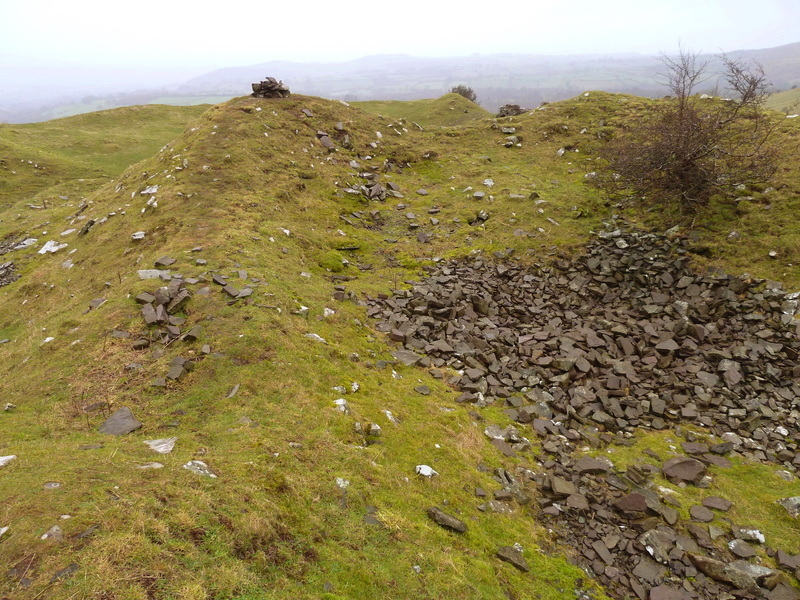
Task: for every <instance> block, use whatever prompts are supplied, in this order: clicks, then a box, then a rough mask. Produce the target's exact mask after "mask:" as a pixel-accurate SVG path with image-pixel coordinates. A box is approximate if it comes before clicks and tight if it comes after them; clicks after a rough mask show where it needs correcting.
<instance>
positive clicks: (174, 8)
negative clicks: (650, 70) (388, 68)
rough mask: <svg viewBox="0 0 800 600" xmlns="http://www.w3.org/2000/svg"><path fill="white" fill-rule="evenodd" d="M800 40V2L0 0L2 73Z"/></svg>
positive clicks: (703, 47)
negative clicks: (42, 64) (49, 65)
mask: <svg viewBox="0 0 800 600" xmlns="http://www.w3.org/2000/svg"><path fill="white" fill-rule="evenodd" d="M797 41H800V0H757V1H755V2H754V1H753V0H524V1H523V0H505V1H500V2H482V3H477V2H472V1H470V0H461V1H460V2H454V1H452V0H450V1H447V2H443V1H441V0H439V1H436V0H399V1H398V0H394V1H386V0H372V1H369V2H367V1H364V0H327V1H323V0H300V1H298V2H291V1H285V0H284V1H276V0H258V1H256V2H250V1H248V0H234V1H231V0H227V1H226V0H216V1H214V2H208V1H206V0H194V1H187V0H158V1H156V0H133V1H130V2H120V1H119V0H0V60H2V62H0V68H2V67H3V66H4V65H10V64H12V63H13V62H16V60H21V61H24V62H26V63H27V62H28V60H29V59H36V60H42V61H58V62H60V63H67V64H83V65H98V66H100V65H103V66H120V67H123V66H133V67H165V68H168V67H200V68H205V67H219V66H237V65H248V64H255V63H260V62H266V61H270V60H294V61H309V60H314V61H326V62H327V61H339V60H347V59H352V58H358V57H361V56H368V55H374V54H388V53H403V54H411V55H414V56H462V55H470V54H476V53H477V54H490V53H498V52H512V53H532V54H579V53H594V52H642V53H657V52H659V51H667V52H669V51H673V50H675V49H676V48H677V45H678V43H679V42H680V43H682V44H683V46H684V47H685V48H687V49H690V50H696V51H704V52H717V51H719V50H725V51H730V50H736V49H743V48H765V47H771V46H779V45H782V44H788V43H792V42H797Z"/></svg>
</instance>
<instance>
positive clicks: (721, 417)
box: [369, 231, 800, 467]
mask: <svg viewBox="0 0 800 600" xmlns="http://www.w3.org/2000/svg"><path fill="white" fill-rule="evenodd" d="M763 284H764V282H763V281H757V280H752V279H743V278H738V277H731V276H728V275H724V274H720V273H716V274H713V273H709V274H706V275H697V274H694V273H692V272H691V271H690V270H689V268H688V256H687V250H686V247H685V243H684V242H683V241H680V240H679V241H670V240H668V239H666V238H663V237H660V236H655V235H650V234H623V233H621V232H620V231H615V232H613V233H610V234H605V235H603V236H602V237H600V238H598V239H597V240H596V241H595V242H594V243H593V244H591V245H590V247H589V248H588V252H587V254H586V255H585V256H583V257H582V258H580V259H579V260H577V261H575V262H572V263H570V262H567V261H563V260H562V261H557V262H556V263H555V264H554V265H553V266H540V267H539V268H538V269H535V270H532V269H526V268H523V267H521V266H516V265H509V264H492V263H490V262H488V261H485V260H483V259H476V260H473V261H471V262H460V263H459V262H453V263H448V264H446V265H444V266H442V267H438V268H436V269H435V270H434V272H433V273H432V274H431V276H430V277H429V278H428V279H427V280H426V281H424V282H423V283H421V284H419V285H416V286H414V288H413V289H411V290H401V291H398V292H397V293H396V294H395V296H394V297H393V298H378V299H376V300H373V301H372V302H371V306H370V308H369V315H370V316H371V317H373V318H376V319H380V322H379V323H378V325H377V329H379V330H380V331H385V332H386V333H387V334H388V336H389V337H390V338H391V339H392V340H395V341H397V342H400V343H401V344H403V345H404V346H405V348H406V349H407V350H410V351H412V352H415V353H424V354H425V356H422V354H420V355H418V356H417V357H416V359H414V361H415V362H418V363H419V364H421V365H423V366H433V367H450V368H452V369H454V370H456V371H457V372H458V375H454V376H453V377H451V378H450V383H451V384H452V385H454V386H456V387H457V388H459V389H460V390H462V392H463V393H462V395H461V396H460V398H459V401H460V402H470V403H476V404H479V405H485V404H488V403H492V402H495V401H498V400H500V401H505V402H506V403H507V404H508V405H509V410H508V414H509V416H510V417H512V418H513V419H514V420H515V421H517V422H519V423H531V422H532V421H534V420H536V419H545V420H547V421H550V422H551V423H555V422H558V423H562V424H563V426H564V427H566V428H567V429H575V430H580V429H583V428H586V427H593V428H597V429H599V430H602V431H607V432H624V431H632V430H633V428H635V427H640V426H646V427H651V428H654V429H664V428H666V427H668V426H670V425H673V424H678V423H680V422H690V423H695V424H698V425H701V426H704V427H706V428H708V429H709V430H710V431H711V432H713V433H715V434H717V435H723V434H726V433H732V435H729V436H728V437H729V438H730V443H731V444H732V445H733V446H734V447H736V449H739V450H741V451H742V453H743V454H745V455H747V456H749V457H752V458H755V459H758V460H767V459H769V460H773V461H775V462H779V463H785V464H786V465H787V466H793V467H798V466H800V456H798V442H797V435H798V424H800V411H798V410H797V408H796V406H795V405H794V404H795V403H796V400H797V398H798V397H800V366H798V363H797V357H798V354H800V339H798V325H797V322H796V321H795V320H794V313H795V311H796V310H797V305H798V301H797V294H786V293H784V292H782V291H780V289H776V288H777V284H775V285H774V286H772V287H769V286H768V287H765V286H764V285H763ZM551 427H552V426H551Z"/></svg>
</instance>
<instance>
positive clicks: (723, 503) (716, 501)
mask: <svg viewBox="0 0 800 600" xmlns="http://www.w3.org/2000/svg"><path fill="white" fill-rule="evenodd" d="M703 506H705V507H707V508H713V509H714V510H720V511H722V512H727V511H729V510H730V509H731V507H732V506H733V503H732V502H731V501H730V500H725V499H724V498H719V497H717V496H709V497H708V498H703Z"/></svg>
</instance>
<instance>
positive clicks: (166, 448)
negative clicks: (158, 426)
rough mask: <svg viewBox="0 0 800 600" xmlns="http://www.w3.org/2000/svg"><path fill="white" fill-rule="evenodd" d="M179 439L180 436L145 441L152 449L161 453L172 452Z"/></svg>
mask: <svg viewBox="0 0 800 600" xmlns="http://www.w3.org/2000/svg"><path fill="white" fill-rule="evenodd" d="M177 441H178V438H176V437H171V438H163V439H160V440H145V442H144V443H145V444H147V446H149V448H150V449H151V450H154V451H156V452H158V453H159V454H169V453H170V452H172V449H173V448H174V447H175V442H177Z"/></svg>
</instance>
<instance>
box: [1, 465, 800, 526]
mask: <svg viewBox="0 0 800 600" xmlns="http://www.w3.org/2000/svg"><path fill="white" fill-rule="evenodd" d="M2 460H3V459H2V458H0V466H2ZM777 502H778V504H780V505H781V506H782V507H783V508H785V509H786V511H787V512H788V513H789V515H790V516H791V517H794V518H795V519H797V518H798V517H800V496H792V497H791V498H781V499H780V500H778V501H777Z"/></svg>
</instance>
